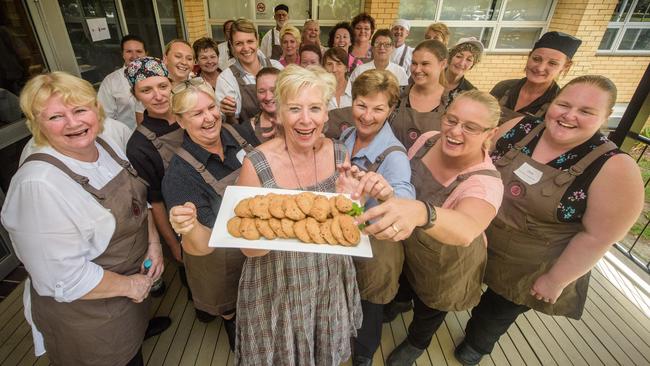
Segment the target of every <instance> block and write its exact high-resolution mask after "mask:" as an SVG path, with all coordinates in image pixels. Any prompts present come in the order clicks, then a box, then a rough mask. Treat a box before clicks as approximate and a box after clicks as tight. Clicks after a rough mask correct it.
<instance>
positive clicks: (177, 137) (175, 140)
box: [136, 123, 185, 170]
mask: <svg viewBox="0 0 650 366" xmlns="http://www.w3.org/2000/svg"><path fill="white" fill-rule="evenodd" d="M136 130H137V131H139V132H140V133H141V134H143V135H144V137H146V138H147V140H149V141H151V143H152V144H153V146H154V147H155V148H156V150H158V154H160V158H161V159H162V161H163V167H165V170H167V167H168V166H169V162H170V161H171V160H172V157H173V156H174V154H175V153H176V149H178V148H179V147H180V146H181V143H183V133H184V132H185V130H183V129H182V128H179V129H177V130H174V131H172V132H170V133H168V134H166V135H162V136H156V134H155V133H154V132H153V131H151V130H150V129H148V128H146V127H145V126H143V125H142V123H139V124H138V127H136Z"/></svg>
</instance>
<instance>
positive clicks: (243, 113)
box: [226, 58, 273, 124]
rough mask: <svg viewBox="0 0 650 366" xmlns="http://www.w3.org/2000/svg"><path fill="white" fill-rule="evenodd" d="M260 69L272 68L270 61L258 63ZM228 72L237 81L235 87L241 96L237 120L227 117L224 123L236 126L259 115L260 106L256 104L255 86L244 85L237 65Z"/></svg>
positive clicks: (242, 73)
mask: <svg viewBox="0 0 650 366" xmlns="http://www.w3.org/2000/svg"><path fill="white" fill-rule="evenodd" d="M260 64H261V66H262V67H267V66H273V65H272V64H271V60H269V59H268V58H265V59H264V60H263V62H262V61H260ZM230 71H232V74H233V76H234V77H235V80H237V85H238V86H239V94H240V95H241V108H240V110H239V119H235V118H234V116H228V117H227V118H226V122H227V123H230V124H237V123H240V122H242V121H250V119H251V118H253V117H254V116H255V115H256V114H258V113H260V106H259V103H258V102H257V86H256V85H255V83H253V84H246V81H245V80H244V71H243V70H242V69H241V67H240V66H239V65H238V64H234V65H232V66H230Z"/></svg>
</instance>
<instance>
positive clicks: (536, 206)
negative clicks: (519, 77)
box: [485, 123, 616, 319]
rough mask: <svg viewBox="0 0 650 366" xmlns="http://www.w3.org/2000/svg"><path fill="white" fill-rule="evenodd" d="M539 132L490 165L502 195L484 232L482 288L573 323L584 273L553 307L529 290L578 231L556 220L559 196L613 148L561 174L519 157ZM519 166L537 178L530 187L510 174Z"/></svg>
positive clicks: (589, 156) (605, 147)
mask: <svg viewBox="0 0 650 366" xmlns="http://www.w3.org/2000/svg"><path fill="white" fill-rule="evenodd" d="M544 126H545V124H544V123H541V124H539V125H538V126H537V127H535V128H534V129H533V130H532V131H531V132H530V133H529V134H528V135H526V137H524V138H523V139H522V140H521V141H519V142H518V143H516V144H515V147H514V148H512V149H511V150H510V151H508V152H507V153H506V154H505V155H504V156H503V157H502V158H501V159H499V160H497V161H496V162H495V165H496V167H497V169H498V170H499V172H500V173H501V178H502V179H503V184H504V188H505V189H504V191H505V193H504V197H503V204H502V205H501V209H500V210H499V213H498V214H497V217H496V218H495V219H494V221H493V222H492V224H490V227H489V228H488V230H486V234H487V237H488V243H489V245H488V266H487V271H486V275H485V282H486V283H487V285H488V286H489V287H490V288H491V289H492V290H493V291H495V292H496V293H498V294H499V295H501V296H503V297H505V298H506V299H508V300H510V301H512V302H514V303H517V304H522V305H526V306H528V307H530V308H532V309H535V310H538V311H541V312H543V313H546V314H550V315H564V316H568V317H570V318H574V319H579V318H580V316H581V315H582V310H583V308H584V304H585V300H586V298H587V290H588V288H589V277H590V273H587V274H585V275H584V276H582V277H580V278H579V279H577V280H576V281H575V282H572V283H571V284H569V285H568V286H567V287H566V288H565V289H564V291H562V294H561V295H560V297H559V298H558V299H557V302H556V303H555V304H550V303H545V302H543V301H539V300H537V299H535V298H534V297H533V296H531V295H530V289H531V288H532V286H533V283H534V282H535V280H537V278H538V277H539V276H541V275H542V274H544V273H546V272H548V271H549V270H550V269H551V267H552V266H553V265H554V264H555V262H556V260H557V259H558V257H559V256H560V255H561V254H562V252H563V251H564V249H565V248H566V246H567V245H568V244H569V241H570V240H571V238H573V236H574V235H575V234H577V233H578V232H580V231H582V230H583V226H582V224H581V223H566V222H560V221H559V220H558V219H557V214H556V211H557V207H558V205H559V204H560V201H561V199H562V197H563V196H564V193H565V191H566V190H567V189H568V188H569V186H570V185H571V183H572V182H573V181H574V180H575V179H576V177H577V176H579V175H580V174H582V172H583V171H584V170H585V169H586V168H587V167H588V166H589V165H590V164H591V163H592V162H594V161H595V160H596V159H598V158H599V157H600V156H602V155H603V154H605V153H607V152H608V151H611V150H613V149H615V148H616V145H614V143H612V142H607V143H604V144H602V145H600V146H598V147H597V148H596V149H594V150H592V151H591V152H590V153H589V154H587V155H586V156H585V157H583V158H582V159H580V160H579V161H578V162H577V163H576V164H575V165H573V166H572V167H571V168H569V169H568V171H562V170H559V169H555V168H553V167H550V166H548V165H546V164H542V163H539V162H537V161H535V160H533V159H532V158H531V157H529V156H527V155H526V154H524V153H522V152H521V149H522V148H523V147H525V146H526V145H527V144H528V143H529V142H530V141H531V140H532V139H533V138H534V137H535V136H537V135H538V134H539V133H541V131H542V129H543V128H544ZM524 163H527V164H529V165H530V166H532V167H534V168H535V169H537V170H539V171H541V172H542V173H543V175H542V178H541V179H540V181H539V182H537V183H535V184H532V185H530V184H528V183H526V182H525V181H523V180H522V179H520V178H519V177H518V176H517V175H516V174H515V173H514V172H515V171H516V170H517V169H518V168H519V167H521V166H522V164H524Z"/></svg>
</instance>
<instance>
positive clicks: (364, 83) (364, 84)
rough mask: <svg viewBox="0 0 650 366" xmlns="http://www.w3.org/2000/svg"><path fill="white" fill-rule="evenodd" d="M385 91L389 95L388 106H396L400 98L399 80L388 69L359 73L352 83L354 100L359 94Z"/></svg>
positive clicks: (373, 93)
mask: <svg viewBox="0 0 650 366" xmlns="http://www.w3.org/2000/svg"><path fill="white" fill-rule="evenodd" d="M379 93H384V94H386V96H387V97H388V106H389V107H391V108H392V107H394V106H395V105H396V104H397V101H398V100H399V94H400V90H399V82H398V81H397V78H396V77H395V75H393V73H392V72H390V71H387V70H377V69H374V70H368V71H365V72H364V73H362V74H361V75H359V77H358V78H356V79H355V80H354V83H352V100H354V99H356V98H357V97H358V96H362V97H365V96H369V95H375V94H379Z"/></svg>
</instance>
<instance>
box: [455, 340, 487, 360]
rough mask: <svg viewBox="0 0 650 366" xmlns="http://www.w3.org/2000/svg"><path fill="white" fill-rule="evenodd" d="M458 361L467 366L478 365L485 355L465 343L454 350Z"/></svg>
mask: <svg viewBox="0 0 650 366" xmlns="http://www.w3.org/2000/svg"><path fill="white" fill-rule="evenodd" d="M454 356H456V359H457V360H458V361H459V362H460V363H462V364H463V365H465V366H473V365H478V363H479V362H481V359H482V358H483V354H482V353H480V352H478V351H477V350H475V349H474V348H472V346H470V345H469V344H467V343H466V342H465V341H463V342H462V343H461V344H459V345H458V347H456V349H455V350H454Z"/></svg>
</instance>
